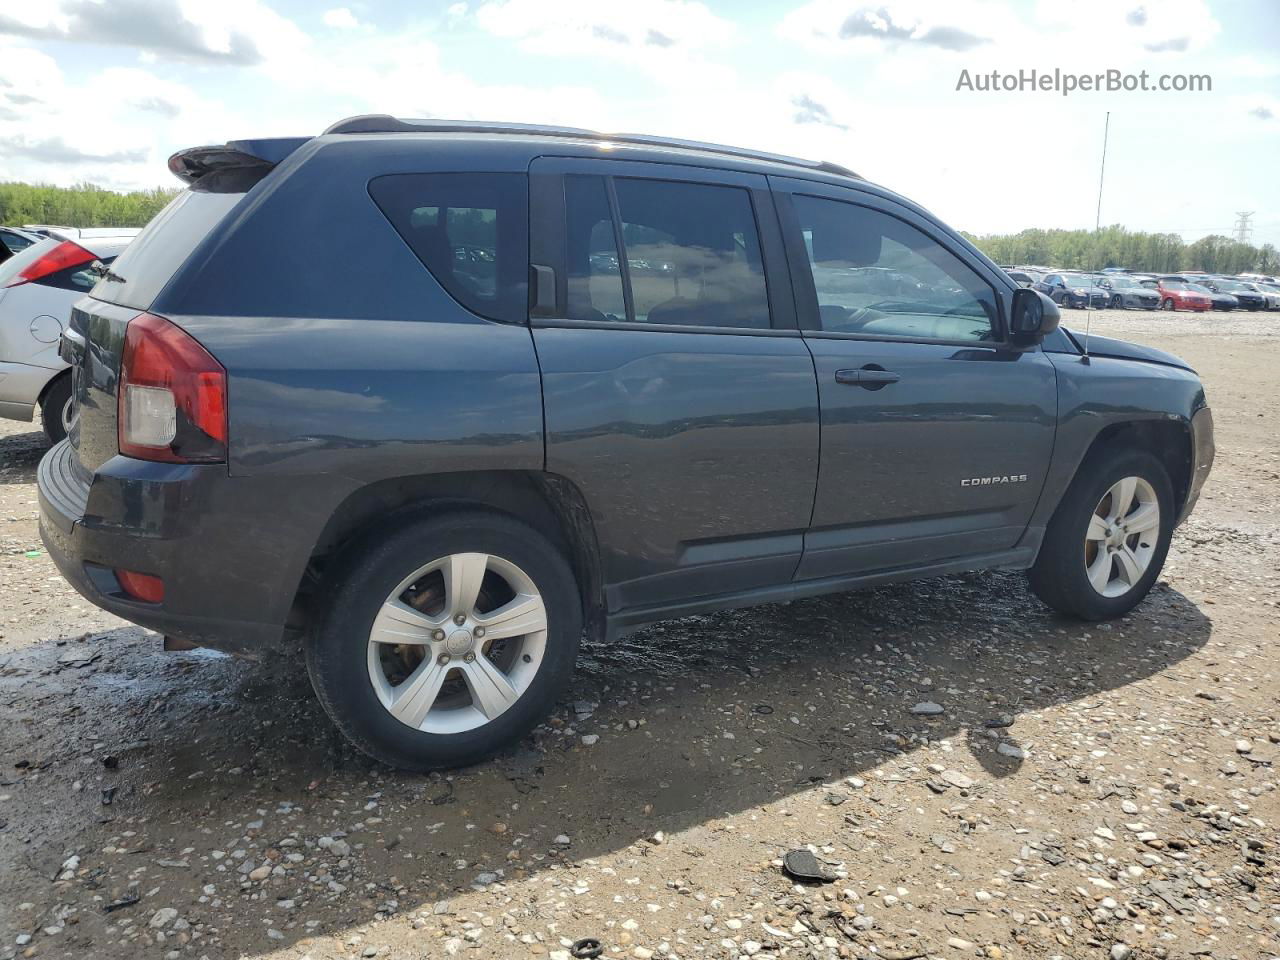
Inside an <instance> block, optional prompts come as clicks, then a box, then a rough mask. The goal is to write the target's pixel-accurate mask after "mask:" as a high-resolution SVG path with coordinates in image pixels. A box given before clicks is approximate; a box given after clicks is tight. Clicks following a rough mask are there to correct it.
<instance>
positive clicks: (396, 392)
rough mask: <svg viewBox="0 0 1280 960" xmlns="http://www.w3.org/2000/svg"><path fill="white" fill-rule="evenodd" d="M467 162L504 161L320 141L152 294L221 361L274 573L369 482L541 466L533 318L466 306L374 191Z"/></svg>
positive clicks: (234, 460)
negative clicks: (511, 318)
mask: <svg viewBox="0 0 1280 960" xmlns="http://www.w3.org/2000/svg"><path fill="white" fill-rule="evenodd" d="M479 164H484V166H478V165H479ZM523 165H524V166H525V167H527V160H525V161H524V164H523ZM477 168H479V169H495V170H500V169H502V167H501V166H500V163H495V161H494V159H493V158H492V157H483V156H472V155H470V154H469V153H468V151H467V150H464V149H461V148H456V149H455V148H454V147H451V146H449V145H445V146H443V147H440V146H436V147H433V149H432V150H429V151H427V150H423V149H421V148H415V145H414V144H413V143H411V142H406V141H405V140H404V138H401V139H400V140H389V141H388V142H387V144H386V145H385V147H383V148H378V149H370V147H369V145H368V144H362V145H360V148H359V149H356V148H355V147H354V146H353V145H351V144H349V143H347V142H345V141H343V140H342V139H341V138H337V139H330V140H328V141H326V140H324V139H323V138H321V139H320V140H318V141H312V142H311V143H309V144H308V145H306V146H304V147H302V148H300V149H299V150H298V151H296V152H295V154H294V155H292V156H291V157H290V158H289V159H288V160H287V161H285V162H284V163H283V164H281V166H280V167H279V168H277V170H276V171H275V172H274V173H273V174H271V176H270V177H269V178H268V179H267V180H264V181H263V182H262V183H261V184H259V185H258V186H257V187H255V188H254V190H253V191H252V192H251V193H250V194H249V195H248V196H247V197H246V199H245V201H244V202H242V203H241V204H240V205H239V206H238V207H237V208H236V209H235V210H234V211H233V212H232V213H231V214H230V215H229V216H228V217H227V218H226V219H225V220H224V221H223V222H222V223H220V224H219V226H218V227H217V228H216V229H215V230H214V231H213V232H211V233H210V235H209V236H208V237H206V238H205V240H204V241H202V243H201V245H200V246H199V247H198V248H197V250H196V251H195V253H194V254H193V255H192V257H191V259H190V260H189V261H188V262H187V263H186V264H185V265H184V266H183V267H182V269H180V270H179V271H178V273H176V274H175V275H174V278H173V279H172V280H171V281H170V283H169V284H168V286H166V288H165V289H164V290H163V291H162V292H161V293H160V295H159V297H158V298H157V299H156V301H155V303H154V304H153V306H152V308H151V309H152V312H154V313H157V314H160V315H161V316H165V317H168V318H169V319H171V320H173V321H174V322H175V323H178V324H179V325H180V326H182V327H183V328H184V329H185V330H187V331H188V332H189V333H190V334H192V336H194V337H195V338H196V339H197V340H199V341H200V342H201V343H202V344H203V345H204V346H205V347H206V349H208V350H209V351H210V353H212V354H213V355H214V356H215V357H216V358H217V359H218V360H219V362H221V363H222V364H223V366H224V367H226V370H227V374H228V420H229V427H230V430H229V439H230V443H229V447H230V449H229V462H228V470H229V473H230V476H231V479H232V481H233V484H232V486H233V488H235V489H238V490H240V491H241V493H240V496H241V497H243V498H244V500H245V503H246V508H245V509H246V510H247V511H249V512H250V513H252V515H253V516H255V517H257V518H258V519H259V522H260V523H261V527H262V529H261V538H262V540H263V547H264V549H269V550H271V551H272V552H273V554H274V555H275V556H276V558H277V559H278V563H279V567H280V569H281V571H282V573H281V579H282V580H283V581H286V582H287V581H292V583H293V584H294V585H296V583H297V582H298V578H299V577H300V576H301V573H302V570H303V568H304V567H305V564H306V562H307V559H308V558H309V556H310V552H311V550H312V548H313V547H314V545H315V543H316V541H317V539H318V537H319V535H320V533H321V531H322V530H323V528H324V525H325V523H326V522H327V521H328V519H329V518H330V516H332V514H333V513H334V511H335V510H336V509H337V508H338V507H339V506H340V504H341V503H342V501H343V500H345V499H346V498H347V497H348V496H349V495H350V494H352V493H354V492H355V491H356V490H358V489H359V488H361V487H363V486H365V485H366V484H370V483H374V482H377V481H380V480H389V479H395V478H400V477H412V476H419V475H424V474H447V473H451V472H458V471H472V470H541V469H542V467H543V463H544V451H543V432H542V396H541V383H540V375H539V372H538V364H537V357H536V355H535V353H534V346H533V340H532V335H531V333H530V330H529V328H528V327H527V326H523V325H512V324H503V323H498V322H495V321H491V320H486V319H483V318H481V317H478V316H476V315H475V314H472V313H470V312H469V311H467V310H465V309H464V308H463V307H461V306H460V305H459V304H458V303H457V302H456V301H455V300H454V299H453V298H452V297H450V296H449V294H448V293H447V292H446V291H445V290H444V289H443V288H442V287H441V286H440V285H439V283H437V281H436V280H435V279H434V278H433V277H432V275H431V273H430V272H429V271H428V270H427V269H426V268H425V267H424V266H423V265H422V263H421V262H420V261H419V260H418V258H417V257H416V256H415V255H414V253H413V252H412V250H410V249H409V247H408V246H407V245H406V244H405V242H404V241H403V240H402V239H401V237H400V236H399V234H397V233H396V231H395V229H394V228H393V227H392V226H391V224H390V223H389V222H388V221H387V219H386V218H385V217H384V216H383V215H382V213H381V211H380V210H379V209H378V208H377V206H376V205H375V204H374V202H373V200H372V199H371V197H370V196H369V193H368V189H367V184H368V182H369V180H370V179H371V178H372V177H374V176H382V175H385V174H389V173H429V172H432V170H433V169H444V170H458V169H463V170H465V169H477ZM290 599H291V598H290Z"/></svg>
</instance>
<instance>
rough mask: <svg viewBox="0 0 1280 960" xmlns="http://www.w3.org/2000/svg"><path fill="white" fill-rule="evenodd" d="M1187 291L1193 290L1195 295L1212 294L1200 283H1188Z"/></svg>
mask: <svg viewBox="0 0 1280 960" xmlns="http://www.w3.org/2000/svg"><path fill="white" fill-rule="evenodd" d="M1187 289H1188V290H1194V291H1195V292H1196V293H1209V294H1211V293H1213V291H1212V290H1210V289H1209V288H1208V287H1206V286H1204V285H1203V284H1200V283H1188V284H1187Z"/></svg>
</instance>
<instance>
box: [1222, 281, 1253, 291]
mask: <svg viewBox="0 0 1280 960" xmlns="http://www.w3.org/2000/svg"><path fill="white" fill-rule="evenodd" d="M1218 286H1219V287H1221V288H1222V289H1223V290H1227V291H1230V292H1231V293H1242V292H1243V293H1253V292H1254V290H1253V287H1251V286H1249V285H1248V284H1247V283H1236V282H1235V281H1234V280H1219V281H1218Z"/></svg>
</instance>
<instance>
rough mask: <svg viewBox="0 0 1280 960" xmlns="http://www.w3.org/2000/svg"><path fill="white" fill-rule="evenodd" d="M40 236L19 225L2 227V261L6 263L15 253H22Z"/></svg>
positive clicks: (0, 257) (0, 240)
mask: <svg viewBox="0 0 1280 960" xmlns="http://www.w3.org/2000/svg"><path fill="white" fill-rule="evenodd" d="M39 239H40V237H39V236H38V235H36V234H34V233H28V232H27V231H26V230H19V229H18V228H17V227H0V263H4V262H5V261H6V260H8V259H9V258H10V257H12V256H13V255H14V254H15V253H21V252H22V251H23V250H25V249H27V247H29V246H31V245H32V244H33V243H35V242H36V241H37V240H39Z"/></svg>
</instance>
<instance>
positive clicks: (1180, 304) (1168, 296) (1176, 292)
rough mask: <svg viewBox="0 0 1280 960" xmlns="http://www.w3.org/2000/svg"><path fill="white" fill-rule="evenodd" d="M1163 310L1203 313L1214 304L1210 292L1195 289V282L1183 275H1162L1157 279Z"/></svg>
mask: <svg viewBox="0 0 1280 960" xmlns="http://www.w3.org/2000/svg"><path fill="white" fill-rule="evenodd" d="M1156 284H1157V287H1156V289H1157V291H1158V292H1159V294H1160V309H1162V310H1194V311H1196V312H1198V313H1203V312H1204V311H1206V310H1208V309H1209V308H1210V307H1212V306H1213V301H1212V300H1210V299H1209V294H1207V293H1200V292H1198V291H1197V290H1195V289H1194V288H1195V286H1196V285H1195V284H1194V283H1192V282H1191V281H1190V280H1187V279H1185V278H1183V277H1160V278H1158V279H1157V280H1156Z"/></svg>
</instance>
